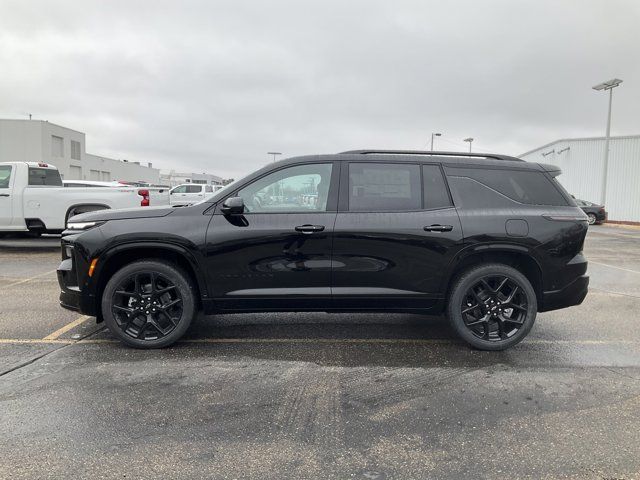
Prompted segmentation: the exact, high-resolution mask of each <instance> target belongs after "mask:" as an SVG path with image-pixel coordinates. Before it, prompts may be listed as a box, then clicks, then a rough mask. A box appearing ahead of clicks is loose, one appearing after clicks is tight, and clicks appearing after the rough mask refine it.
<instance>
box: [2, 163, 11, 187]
mask: <svg viewBox="0 0 640 480" xmlns="http://www.w3.org/2000/svg"><path fill="white" fill-rule="evenodd" d="M10 180H11V166H9V165H0V188H9V181H10Z"/></svg>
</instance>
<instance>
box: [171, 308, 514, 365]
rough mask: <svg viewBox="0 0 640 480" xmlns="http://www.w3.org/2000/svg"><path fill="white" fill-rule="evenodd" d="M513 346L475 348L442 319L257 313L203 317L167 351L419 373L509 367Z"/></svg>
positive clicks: (408, 316) (420, 316)
mask: <svg viewBox="0 0 640 480" xmlns="http://www.w3.org/2000/svg"><path fill="white" fill-rule="evenodd" d="M518 348H519V347H514V348H513V349H512V350H510V351H508V352H482V351H479V350H475V349H473V348H471V347H469V346H468V345H467V344H466V343H464V342H462V341H460V340H459V339H458V337H457V336H456V334H455V332H454V331H453V330H452V328H451V327H450V326H449V323H448V321H447V319H446V318H444V317H442V316H438V317H435V316H424V315H411V314H326V313H305V314H297V313H266V314H264V313H261V314H235V315H221V316H211V317H207V316H202V317H200V318H199V319H198V321H197V322H196V323H195V324H194V325H193V326H192V328H191V329H190V330H189V332H188V334H187V335H186V336H185V338H184V340H183V341H181V342H180V343H179V344H177V345H176V346H174V347H172V350H174V349H177V350H180V349H189V355H190V356H191V355H199V354H202V355H203V356H207V357H211V356H224V357H229V356H242V357H250V358H252V359H263V360H270V361H286V362H310V363H315V364H318V365H323V366H340V367H358V366H381V367H408V368H411V367H422V368H424V367H480V366H489V365H498V364H509V363H510V359H511V358H512V357H513V356H514V353H513V352H515V351H516V350H517V349H518ZM510 352H511V353H510Z"/></svg>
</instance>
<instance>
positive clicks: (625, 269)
mask: <svg viewBox="0 0 640 480" xmlns="http://www.w3.org/2000/svg"><path fill="white" fill-rule="evenodd" d="M589 263H593V264H595V265H602V266H603V267H609V268H615V269H616V270H622V271H624V272H631V273H638V274H640V272H639V271H637V270H629V269H628V268H622V267H616V266H615V265H607V264H606V263H600V262H594V261H593V260H589Z"/></svg>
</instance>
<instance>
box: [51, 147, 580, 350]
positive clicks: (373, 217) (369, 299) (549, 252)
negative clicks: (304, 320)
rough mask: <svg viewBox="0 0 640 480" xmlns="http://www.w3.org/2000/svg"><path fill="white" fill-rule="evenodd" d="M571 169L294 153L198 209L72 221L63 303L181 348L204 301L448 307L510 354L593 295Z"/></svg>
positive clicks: (489, 344) (239, 307) (455, 321)
mask: <svg viewBox="0 0 640 480" xmlns="http://www.w3.org/2000/svg"><path fill="white" fill-rule="evenodd" d="M558 174H560V170H559V169H558V168H557V167H554V166H550V165H543V164H537V163H528V162H524V161H522V160H519V159H517V158H513V157H507V156H503V155H492V154H491V155H478V154H467V153H448V152H422V151H388V150H386V151H379V150H358V151H350V152H344V153H340V154H336V155H316V156H305V157H295V158H290V159H287V160H282V161H280V162H277V163H272V164H269V165H268V166H265V167H264V168H262V169H260V170H258V171H257V172H255V173H253V174H251V175H249V176H247V177H246V178H244V179H242V180H240V181H237V182H235V183H234V184H232V185H230V186H228V187H226V188H225V189H223V190H220V191H218V192H216V193H215V194H213V195H212V196H211V197H210V198H207V199H206V200H204V201H202V202H200V203H198V204H195V205H193V206H190V207H183V208H169V207H167V208H165V207H159V208H142V209H131V210H113V211H108V210H103V211H99V212H92V213H87V214H82V215H78V216H76V217H73V218H72V219H71V220H70V222H69V224H68V229H67V230H66V231H65V232H64V234H63V238H62V257H63V261H62V263H61V265H60V267H59V269H58V279H59V282H60V286H61V287H62V293H61V295H60V303H61V305H62V306H63V307H65V308H69V309H72V310H77V311H80V312H82V313H83V314H86V315H92V316H97V318H98V321H102V320H104V321H105V322H106V324H107V326H108V327H109V329H110V330H111V332H112V333H113V335H115V336H116V337H118V338H119V339H120V340H122V341H123V342H125V343H127V344H129V345H132V346H135V347H142V348H151V347H162V346H166V345H169V344H171V343H173V342H175V341H176V340H178V339H179V338H180V337H181V336H182V335H183V334H184V333H185V331H186V330H187V329H188V328H189V325H190V324H191V321H192V319H193V318H194V316H195V315H196V313H197V311H199V310H202V311H203V312H204V313H205V314H214V313H229V312H265V311H326V312H380V311H384V312H413V313H419V314H429V315H433V314H440V313H443V312H446V314H447V315H448V317H449V319H450V321H451V324H452V325H453V327H454V328H455V330H456V331H457V332H458V334H459V335H460V336H461V337H462V338H463V339H464V340H465V341H467V342H468V343H470V344H471V345H473V346H475V347H477V348H480V349H485V350H501V349H504V348H507V347H510V346H512V345H514V344H516V343H518V342H519V341H521V340H522V339H523V338H524V337H525V336H526V335H527V333H528V332H529V330H531V327H532V326H533V322H534V320H535V318H536V313H537V312H542V311H548V310H554V309H558V308H563V307H568V306H571V305H577V304H579V303H581V302H582V300H583V299H584V297H585V295H586V294H587V286H588V283H589V277H587V276H586V275H585V273H586V270H587V261H586V259H585V258H584V256H583V255H582V247H583V243H584V239H585V235H586V233H587V216H586V215H585V214H584V213H583V212H582V210H580V208H578V207H577V206H576V204H575V202H574V201H573V199H572V198H571V196H570V195H569V194H568V193H567V192H566V191H565V190H564V188H562V186H561V185H560V184H559V183H558V182H557V181H556V179H555V177H556V176H557V175H558Z"/></svg>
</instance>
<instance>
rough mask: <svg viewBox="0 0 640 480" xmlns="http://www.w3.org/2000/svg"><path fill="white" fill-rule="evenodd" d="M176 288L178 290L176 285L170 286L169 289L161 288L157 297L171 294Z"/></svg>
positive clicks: (157, 292)
mask: <svg viewBox="0 0 640 480" xmlns="http://www.w3.org/2000/svg"><path fill="white" fill-rule="evenodd" d="M175 288H176V286H175V285H169V286H168V287H164V288H159V289H157V290H156V294H157V295H162V294H163V293H167V292H170V291H171V290H173V289H175Z"/></svg>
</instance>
